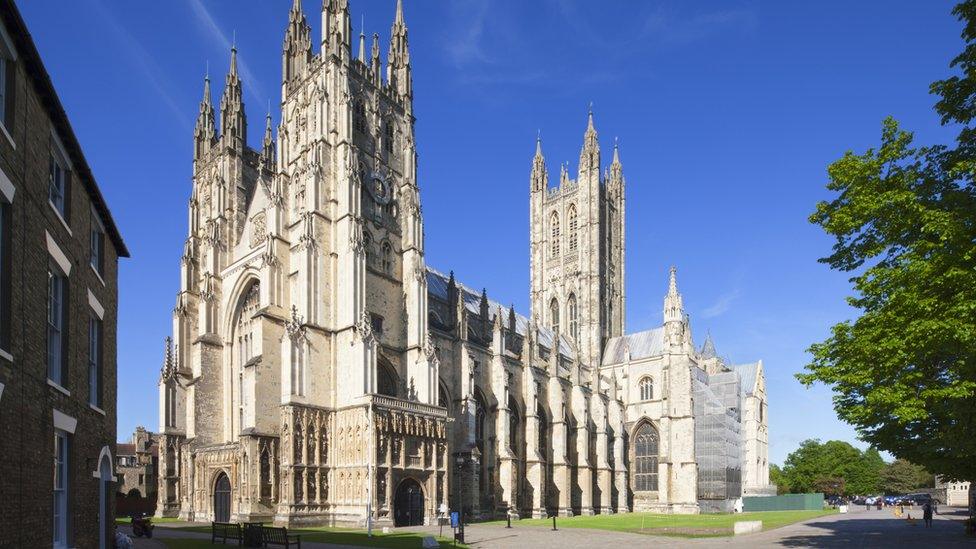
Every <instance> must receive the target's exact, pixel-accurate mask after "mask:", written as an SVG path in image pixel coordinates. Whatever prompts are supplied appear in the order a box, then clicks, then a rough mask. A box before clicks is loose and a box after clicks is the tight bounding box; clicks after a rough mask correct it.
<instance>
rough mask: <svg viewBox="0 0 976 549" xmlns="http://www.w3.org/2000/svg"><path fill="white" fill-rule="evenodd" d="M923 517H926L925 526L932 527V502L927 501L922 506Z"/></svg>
mask: <svg viewBox="0 0 976 549" xmlns="http://www.w3.org/2000/svg"><path fill="white" fill-rule="evenodd" d="M922 518H923V519H925V527H926V528H931V527H932V502H925V505H924V506H922Z"/></svg>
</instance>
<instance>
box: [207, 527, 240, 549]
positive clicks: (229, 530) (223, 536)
mask: <svg viewBox="0 0 976 549" xmlns="http://www.w3.org/2000/svg"><path fill="white" fill-rule="evenodd" d="M217 539H220V540H221V543H227V540H229V539H232V540H236V541H237V545H240V544H241V542H242V541H243V536H242V535H241V525H240V524H237V523H236V522H211V523H210V543H214V544H216V543H217Z"/></svg>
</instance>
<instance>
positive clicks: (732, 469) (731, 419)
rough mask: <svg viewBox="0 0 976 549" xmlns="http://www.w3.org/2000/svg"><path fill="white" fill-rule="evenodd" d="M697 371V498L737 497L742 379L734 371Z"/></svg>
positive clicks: (740, 480)
mask: <svg viewBox="0 0 976 549" xmlns="http://www.w3.org/2000/svg"><path fill="white" fill-rule="evenodd" d="M696 373H697V376H696V378H695V379H694V398H695V460H696V461H697V462H698V499H700V500H732V499H736V498H738V497H740V496H741V495H742V435H741V427H742V423H741V422H742V390H741V386H742V382H741V379H740V377H739V373H738V372H736V371H726V372H721V373H717V374H711V375H709V374H707V373H705V372H704V371H701V370H699V371H698V372H696Z"/></svg>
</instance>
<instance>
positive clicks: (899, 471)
mask: <svg viewBox="0 0 976 549" xmlns="http://www.w3.org/2000/svg"><path fill="white" fill-rule="evenodd" d="M934 481H935V477H934V476H933V475H932V473H929V472H928V471H926V470H925V468H924V467H922V466H920V465H915V464H914V463H911V462H908V461H906V460H904V459H896V460H895V461H892V462H891V463H889V464H887V465H885V468H884V469H882V470H881V488H882V489H883V490H884V491H885V493H886V494H908V493H910V492H914V491H916V490H918V489H919V488H931V487H932V486H933V484H934Z"/></svg>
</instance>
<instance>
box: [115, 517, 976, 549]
mask: <svg viewBox="0 0 976 549" xmlns="http://www.w3.org/2000/svg"><path fill="white" fill-rule="evenodd" d="M912 516H913V517H915V520H913V521H908V520H906V519H905V518H898V517H895V516H894V513H893V512H892V511H891V509H883V510H881V511H875V510H872V511H865V510H863V509H862V510H854V511H853V512H851V513H848V514H843V515H841V514H838V515H830V516H826V517H820V518H816V519H811V520H808V521H806V522H800V523H795V524H791V525H788V526H784V527H782V528H777V529H775V530H769V531H766V532H761V533H758V534H750V535H745V536H738V537H723V538H697V539H689V538H673V537H670V538H669V537H664V536H654V535H644V534H630V533H623V532H607V531H603V530H588V529H583V528H562V529H559V530H557V531H555V532H553V531H552V530H551V529H550V528H543V527H538V526H519V524H518V522H517V521H516V522H513V523H512V528H511V529H508V528H505V526H499V525H494V524H492V525H487V524H471V525H468V526H467V529H466V536H467V542H468V545H469V546H470V547H475V548H478V549H495V548H511V547H517V548H525V549H527V548H533V549H535V548H539V549H549V548H551V549H569V548H572V547H574V546H577V547H579V546H582V547H587V548H590V547H592V548H596V547H613V548H621V549H622V548H625V547H655V548H657V547H661V548H666V549H671V548H685V547H692V548H701V549H713V548H729V547H742V548H749V549H755V548H760V547H827V548H833V547H837V548H844V549H864V548H875V547H877V548H886V549H887V548H899V547H910V548H912V549H923V548H925V549H927V548H929V547H938V548H942V547H949V548H953V547H971V548H974V547H976V538H967V537H965V536H964V535H963V526H962V520H963V519H964V518H965V516H966V515H965V512H963V511H961V510H954V511H945V510H944V511H943V514H940V515H936V516H935V520H934V524H933V526H932V528H925V525H924V524H923V523H922V521H921V519H920V517H921V511H920V510H917V509H916V510H915V511H914V512H912ZM167 526H170V527H171V526H174V525H173V524H166V525H159V526H157V527H156V530H155V533H156V537H157V538H177V537H179V538H196V539H208V538H209V537H210V536H209V535H207V534H201V533H199V532H182V531H179V530H173V529H171V528H166V527H167ZM120 528H122V529H123V531H127V527H120ZM406 530H413V531H426V532H430V533H432V534H436V533H437V532H438V528H437V527H436V526H418V527H412V528H406ZM444 532H445V534H446V535H447V536H450V530H448V529H445V530H444ZM133 541H135V542H136V543H135V547H137V548H139V549H160V548H161V547H162V544H159V543H158V542H157V540H156V539H154V540H145V539H136V538H133ZM302 546H303V547H307V548H311V549H316V548H319V549H352V548H351V547H350V546H346V545H332V544H327V543H302Z"/></svg>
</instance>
